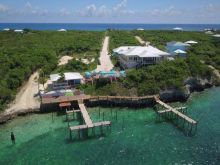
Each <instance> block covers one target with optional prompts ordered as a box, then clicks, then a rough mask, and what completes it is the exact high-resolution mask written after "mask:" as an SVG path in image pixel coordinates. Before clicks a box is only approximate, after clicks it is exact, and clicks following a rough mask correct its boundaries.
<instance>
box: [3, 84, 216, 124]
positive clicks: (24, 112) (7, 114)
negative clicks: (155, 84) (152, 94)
mask: <svg viewBox="0 0 220 165" xmlns="http://www.w3.org/2000/svg"><path fill="white" fill-rule="evenodd" d="M217 87H219V86H216V85H213V86H211V87H209V88H207V87H206V88H204V89H203V90H200V91H198V90H197V91H196V90H195V91H193V92H191V93H190V94H189V96H188V97H187V99H176V97H174V98H173V99H172V100H170V99H169V100H165V101H166V102H167V103H177V102H187V101H188V100H189V99H191V97H192V96H193V94H194V93H198V94H200V93H201V92H204V91H206V90H209V89H212V88H217ZM127 107H128V106H127ZM149 107H151V108H153V106H149ZM47 112H50V111H47ZM43 113H45V112H43V111H41V108H40V107H35V108H29V109H21V110H17V111H12V112H6V111H4V112H2V113H0V125H1V124H7V123H8V122H9V121H11V120H13V119H15V118H16V117H19V116H26V115H28V114H43Z"/></svg>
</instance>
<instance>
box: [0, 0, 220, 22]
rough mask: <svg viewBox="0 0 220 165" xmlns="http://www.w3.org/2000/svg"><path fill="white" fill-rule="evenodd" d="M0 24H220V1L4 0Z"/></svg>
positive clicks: (2, 1) (0, 1) (0, 4)
mask: <svg viewBox="0 0 220 165" xmlns="http://www.w3.org/2000/svg"><path fill="white" fill-rule="evenodd" d="M0 22H24V23H26V22H31V23H32V22H36V23H38V22H42V23H47V22H48V23H51V22H52V23H216V24H219V23H220V0H0Z"/></svg>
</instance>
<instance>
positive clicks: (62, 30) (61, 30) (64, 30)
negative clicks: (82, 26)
mask: <svg viewBox="0 0 220 165" xmlns="http://www.w3.org/2000/svg"><path fill="white" fill-rule="evenodd" d="M57 31H58V32H66V31H67V30H66V29H59V30H57Z"/></svg>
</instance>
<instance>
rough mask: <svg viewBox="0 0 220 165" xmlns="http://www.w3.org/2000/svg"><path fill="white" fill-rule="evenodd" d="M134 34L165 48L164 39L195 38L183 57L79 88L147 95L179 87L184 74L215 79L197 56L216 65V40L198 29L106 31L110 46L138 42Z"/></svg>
mask: <svg viewBox="0 0 220 165" xmlns="http://www.w3.org/2000/svg"><path fill="white" fill-rule="evenodd" d="M135 35H138V36H140V37H142V38H143V39H144V40H145V41H150V42H151V45H154V46H156V47H158V48H159V49H162V50H165V46H166V43H167V42H170V41H182V42H185V41H188V40H195V41H197V42H199V43H198V44H196V45H193V46H191V48H190V49H189V50H188V54H189V57H188V58H187V59H175V61H164V62H162V63H160V64H158V65H153V66H148V67H143V68H139V69H130V70H127V77H126V78H125V79H120V80H119V81H118V82H114V83H112V84H111V83H110V82H109V81H99V82H96V84H95V85H93V86H91V85H86V86H83V87H82V88H83V89H84V90H85V91H86V92H87V93H90V94H93V95H95V94H106V95H107V94H109V95H147V94H157V93H158V92H159V91H160V90H165V89H182V88H183V86H184V80H185V79H186V78H188V77H195V78H202V79H203V78H205V79H209V80H210V79H215V77H214V75H213V73H212V70H211V69H210V68H209V67H208V66H207V65H206V64H202V63H201V60H204V61H205V62H206V63H209V64H212V65H213V66H215V67H216V68H220V65H219V62H218V58H220V57H219V55H220V54H219V51H220V45H219V44H220V42H219V40H218V39H215V38H214V37H212V36H209V35H206V34H204V33H202V32H174V31H130V32H128V31H110V36H111V37H112V39H111V42H110V44H111V46H110V47H111V48H116V47H119V46H124V45H139V43H137V41H136V39H135V38H134V36H135Z"/></svg>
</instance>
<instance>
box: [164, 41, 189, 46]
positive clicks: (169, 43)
mask: <svg viewBox="0 0 220 165" xmlns="http://www.w3.org/2000/svg"><path fill="white" fill-rule="evenodd" d="M167 45H169V46H190V45H189V44H187V43H183V42H179V41H171V42H167Z"/></svg>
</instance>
